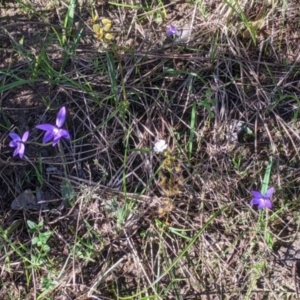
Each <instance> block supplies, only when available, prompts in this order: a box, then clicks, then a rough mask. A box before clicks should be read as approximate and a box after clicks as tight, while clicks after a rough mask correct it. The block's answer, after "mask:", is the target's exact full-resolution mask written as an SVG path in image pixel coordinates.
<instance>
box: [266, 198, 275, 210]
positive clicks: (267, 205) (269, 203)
mask: <svg viewBox="0 0 300 300" xmlns="http://www.w3.org/2000/svg"><path fill="white" fill-rule="evenodd" d="M265 207H267V208H270V209H271V208H272V207H273V203H272V201H271V200H267V199H266V200H265Z"/></svg>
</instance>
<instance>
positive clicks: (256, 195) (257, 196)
mask: <svg viewBox="0 0 300 300" xmlns="http://www.w3.org/2000/svg"><path fill="white" fill-rule="evenodd" d="M251 194H252V196H253V197H254V198H258V199H259V198H261V197H263V195H262V194H261V193H260V192H258V191H251Z"/></svg>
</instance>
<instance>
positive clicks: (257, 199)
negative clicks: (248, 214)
mask: <svg viewBox="0 0 300 300" xmlns="http://www.w3.org/2000/svg"><path fill="white" fill-rule="evenodd" d="M274 191H275V189H274V188H273V187H270V188H269V189H268V190H267V191H266V193H265V194H264V195H262V194H261V192H258V191H251V193H252V195H253V199H252V200H251V202H250V204H251V205H258V209H263V208H265V207H267V208H272V206H273V204H272V201H271V199H270V198H271V197H272V195H273V193H274Z"/></svg>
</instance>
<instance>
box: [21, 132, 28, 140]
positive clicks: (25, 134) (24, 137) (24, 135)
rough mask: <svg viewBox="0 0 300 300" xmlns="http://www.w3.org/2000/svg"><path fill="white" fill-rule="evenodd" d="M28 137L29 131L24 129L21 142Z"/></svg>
mask: <svg viewBox="0 0 300 300" xmlns="http://www.w3.org/2000/svg"><path fill="white" fill-rule="evenodd" d="M28 137H29V131H25V132H24V134H23V136H22V142H26V141H27V139H28Z"/></svg>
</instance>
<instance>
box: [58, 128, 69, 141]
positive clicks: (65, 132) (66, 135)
mask: <svg viewBox="0 0 300 300" xmlns="http://www.w3.org/2000/svg"><path fill="white" fill-rule="evenodd" d="M59 134H60V136H61V137H63V138H65V139H67V140H69V139H70V138H71V137H70V134H69V131H68V130H66V129H60V131H59Z"/></svg>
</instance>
